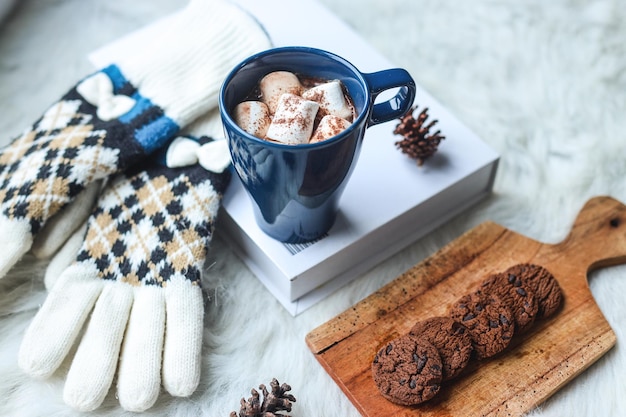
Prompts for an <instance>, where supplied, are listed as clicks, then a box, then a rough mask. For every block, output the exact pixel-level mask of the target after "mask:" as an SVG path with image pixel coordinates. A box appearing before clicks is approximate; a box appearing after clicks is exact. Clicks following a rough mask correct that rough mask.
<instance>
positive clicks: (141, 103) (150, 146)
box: [101, 64, 180, 154]
mask: <svg viewBox="0 0 626 417" xmlns="http://www.w3.org/2000/svg"><path fill="white" fill-rule="evenodd" d="M101 71H102V72H103V73H104V74H106V75H107V77H109V78H110V79H111V82H112V83H113V93H114V94H118V93H119V94H124V93H123V92H122V91H124V90H126V94H128V87H129V86H130V87H132V88H133V91H134V92H133V93H132V95H130V97H131V98H133V99H134V100H135V105H134V106H133V107H132V108H131V109H130V110H129V111H128V112H126V113H124V114H123V115H121V116H120V117H118V119H117V120H118V121H120V122H121V123H124V124H126V125H130V126H132V125H135V126H134V128H135V129H134V138H135V140H136V141H137V143H139V145H140V146H141V147H142V148H143V149H144V151H145V152H146V153H147V154H150V153H152V152H154V151H155V150H157V149H159V148H160V147H162V146H163V145H164V144H165V143H167V141H169V140H170V139H171V138H172V136H173V135H175V134H176V133H177V132H178V131H179V130H180V126H179V125H178V124H177V123H176V122H175V121H174V120H173V119H171V118H169V117H168V116H166V115H165V113H164V111H163V109H161V108H160V107H158V106H156V105H155V104H154V103H152V101H150V99H148V98H146V97H144V96H142V95H141V94H140V93H139V92H138V91H137V90H136V87H135V86H132V85H131V84H130V82H129V81H128V80H127V79H126V77H124V75H123V74H122V72H121V71H120V69H119V67H117V66H116V65H113V64H112V65H109V66H108V67H106V68H103V69H102V70H101ZM144 121H147V122H144Z"/></svg>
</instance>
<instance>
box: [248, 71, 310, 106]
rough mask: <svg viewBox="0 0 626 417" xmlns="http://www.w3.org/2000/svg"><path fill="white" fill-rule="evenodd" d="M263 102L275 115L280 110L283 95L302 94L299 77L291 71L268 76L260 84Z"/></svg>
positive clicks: (273, 73) (271, 73)
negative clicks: (279, 101) (279, 102)
mask: <svg viewBox="0 0 626 417" xmlns="http://www.w3.org/2000/svg"><path fill="white" fill-rule="evenodd" d="M259 90H260V91H261V100H262V101H263V103H265V104H266V105H267V107H268V108H269V109H270V113H272V114H274V113H275V112H276V109H277V108H278V100H280V96H282V95H283V94H287V93H289V94H295V95H297V96H299V95H300V93H301V92H302V84H300V80H299V79H298V77H297V76H296V75H295V74H293V73H291V72H289V71H274V72H270V73H269V74H267V75H266V76H265V77H263V78H262V79H261V81H260V82H259Z"/></svg>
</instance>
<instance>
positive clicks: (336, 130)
mask: <svg viewBox="0 0 626 417" xmlns="http://www.w3.org/2000/svg"><path fill="white" fill-rule="evenodd" d="M350 125H351V123H350V122H349V121H347V120H346V119H344V118H343V117H338V116H333V115H332V114H327V115H326V116H324V117H322V120H320V122H319V124H318V125H317V128H316V129H315V131H314V132H313V135H312V136H311V140H309V143H317V142H322V141H324V140H326V139H330V138H332V137H333V136H335V135H338V134H340V133H341V132H343V131H344V130H346V129H347V128H349V127H350Z"/></svg>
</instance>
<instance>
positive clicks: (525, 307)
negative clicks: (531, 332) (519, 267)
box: [480, 272, 539, 333]
mask: <svg viewBox="0 0 626 417" xmlns="http://www.w3.org/2000/svg"><path fill="white" fill-rule="evenodd" d="M480 290H481V291H483V292H484V293H486V294H492V295H495V296H497V297H498V298H499V299H500V300H501V301H503V302H504V303H506V304H507V305H508V306H509V308H510V309H511V312H512V313H513V321H514V322H515V332H516V333H524V332H525V331H527V330H528V329H530V328H531V327H532V325H533V323H534V322H535V318H536V317H537V311H538V310H539V304H538V302H537V299H536V298H535V292H534V291H533V290H532V289H531V288H529V287H528V286H527V285H525V284H524V283H522V281H521V280H520V279H519V278H517V277H516V276H515V275H513V274H510V273H507V272H504V273H498V274H493V275H491V276H490V277H488V278H487V279H485V281H483V283H482V284H481V286H480Z"/></svg>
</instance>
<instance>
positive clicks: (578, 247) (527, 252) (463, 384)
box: [306, 197, 626, 417]
mask: <svg viewBox="0 0 626 417" xmlns="http://www.w3.org/2000/svg"><path fill="white" fill-rule="evenodd" d="M526 262H527V263H534V264H538V265H541V266H543V267H545V268H547V269H548V270H549V271H550V272H552V273H553V274H554V276H555V277H556V279H557V280H558V282H559V284H560V286H561V288H562V290H563V295H564V303H563V306H562V308H561V310H559V311H558V312H557V313H556V314H555V315H554V316H552V317H550V318H548V319H545V320H541V321H538V322H536V323H535V325H534V326H533V328H532V330H531V331H529V332H527V333H525V334H524V335H522V336H516V337H515V338H514V339H513V343H512V344H511V345H510V346H509V347H508V348H507V350H506V351H505V352H503V353H501V354H499V355H497V356H495V357H493V358H490V359H487V360H485V361H480V362H477V361H472V362H471V365H470V366H469V367H468V369H466V371H465V372H464V373H463V374H462V375H461V376H460V377H458V378H456V379H454V380H452V381H450V382H448V383H445V384H444V385H443V386H442V389H441V392H440V393H439V394H438V395H437V396H436V397H435V398H433V399H432V400H431V401H428V402H426V403H423V404H420V405H418V406H414V407H403V406H399V405H395V404H393V403H391V402H389V401H387V400H385V399H384V398H383V397H382V396H380V394H379V392H378V390H377V388H376V386H375V385H374V382H373V379H372V375H371V362H372V359H373V358H374V355H375V354H376V351H377V350H378V349H379V348H380V347H382V346H384V345H385V344H386V343H387V342H389V341H390V340H392V339H394V338H396V337H398V336H399V335H401V334H404V333H407V332H408V331H409V330H410V328H411V327H412V325H413V324H414V323H415V322H416V321H417V320H419V319H422V318H427V317H431V316H437V315H445V314H446V311H447V309H448V307H449V306H450V305H451V304H452V303H453V302H454V301H455V300H456V299H457V298H459V297H460V296H462V295H464V294H466V293H468V292H470V291H472V290H473V289H474V288H476V287H477V285H478V284H479V283H480V282H481V281H482V280H483V279H484V278H485V277H486V276H487V275H489V274H491V273H496V272H501V271H504V270H505V269H507V268H508V267H510V266H512V265H515V264H518V263H526ZM624 262H626V206H624V205H623V204H622V203H620V202H618V201H616V200H614V199H612V198H610V197H597V198H594V199H592V200H590V201H588V202H587V204H586V205H585V206H584V207H583V209H582V210H581V212H580V213H579V215H578V217H577V219H576V221H575V224H574V226H573V227H572V230H571V232H570V234H569V235H568V237H567V238H566V239H565V240H564V241H563V242H561V243H559V244H555V245H553V244H544V243H540V242H537V241H535V240H532V239H529V238H528V237H525V236H522V235H520V234H518V233H515V232H512V231H510V230H508V229H506V228H504V227H502V226H500V225H498V224H495V223H492V222H486V223H483V224H481V225H479V226H477V227H476V228H474V229H472V230H470V231H469V232H467V233H465V234H464V235H462V236H461V237H459V238H458V239H456V240H455V241H453V242H451V243H450V244H448V245H446V246H445V247H443V248H442V249H441V250H439V251H438V252H437V253H435V254H434V255H432V256H431V257H429V258H427V259H425V260H424V261H422V262H421V263H419V264H417V265H415V266H414V267H413V268H411V269H410V270H408V271H407V272H405V273H404V274H402V275H400V276H399V277H398V278H396V279H395V280H394V281H392V282H390V283H389V284H387V285H386V286H384V287H383V288H381V289H380V290H379V291H377V292H375V293H373V294H372V295H370V296H369V297H367V298H366V299H364V300H362V301H361V302H359V303H358V304H356V305H355V306H353V307H352V308H350V309H348V310H346V311H345V312H343V313H341V314H340V315H338V316H337V317H335V318H333V319H331V320H330V321H328V322H326V323H325V324H323V325H321V326H319V327H318V328H316V329H314V330H313V331H311V332H310V333H309V334H308V335H307V336H306V342H307V345H308V346H309V348H310V349H311V351H312V352H313V354H314V355H315V357H316V358H317V360H318V361H319V362H320V364H321V365H322V366H323V367H324V369H325V370H326V371H327V372H328V373H329V375H330V376H331V377H332V378H333V379H334V380H335V382H336V383H337V384H338V385H339V387H340V388H341V389H342V390H343V392H344V393H345V394H346V395H347V396H348V398H350V400H351V401H352V403H353V404H354V405H355V406H356V407H357V409H358V410H359V411H360V412H361V414H363V415H364V416H371V417H374V416H375V417H386V416H389V417H391V416H393V417H399V416H437V417H444V416H464V417H465V416H517V415H521V414H524V413H525V412H528V411H530V410H531V409H533V408H534V407H535V406H537V405H538V404H540V403H541V402H543V401H545V400H546V399H547V398H548V397H549V396H550V395H552V394H554V393H555V392H556V391H557V390H558V389H559V388H561V387H562V386H563V385H565V384H567V383H568V382H569V381H571V380H572V379H573V378H575V377H576V376H577V375H578V374H580V373H581V372H582V371H583V370H585V369H586V368H587V367H589V366H590V365H591V364H592V363H594V362H595V361H596V360H598V359H599V358H600V357H601V356H602V355H603V354H604V353H606V352H607V351H608V350H609V349H610V348H611V347H612V346H613V345H614V344H615V342H616V338H615V333H614V332H613V330H612V329H611V327H610V326H609V324H608V322H607V321H606V319H605V318H604V316H603V315H602V313H601V311H600V310H599V308H598V306H597V304H596V302H595V300H594V299H593V296H592V294H591V292H590V290H589V285H588V281H587V276H588V273H589V272H590V271H591V270H594V269H597V268H601V267H605V266H609V265H616V264H620V263H624ZM625 279H626V277H625Z"/></svg>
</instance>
